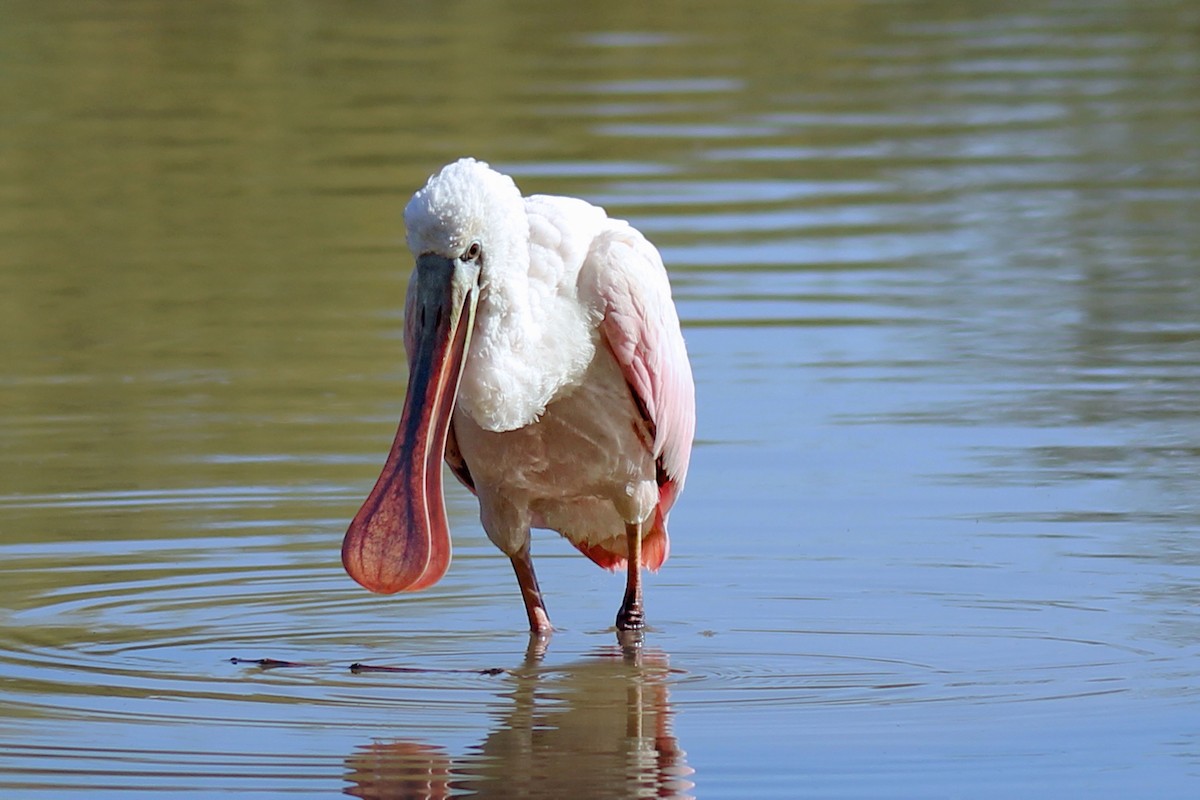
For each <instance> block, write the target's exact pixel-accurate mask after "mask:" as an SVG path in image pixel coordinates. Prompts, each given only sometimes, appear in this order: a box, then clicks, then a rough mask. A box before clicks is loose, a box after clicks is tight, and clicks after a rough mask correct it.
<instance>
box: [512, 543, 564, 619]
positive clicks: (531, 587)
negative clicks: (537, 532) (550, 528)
mask: <svg viewBox="0 0 1200 800" xmlns="http://www.w3.org/2000/svg"><path fill="white" fill-rule="evenodd" d="M509 558H510V559H511V560H512V565H513V572H515V573H517V585H518V586H520V587H521V599H522V600H524V601H525V613H526V614H528V615H529V631H530V633H536V634H549V633H550V632H551V631H553V630H554V627H553V626H552V625H551V624H550V615H549V614H547V613H546V604H545V603H543V602H542V590H541V589H539V588H538V582H537V575H535V574H534V573H533V558H532V557H531V556H530V555H529V543H528V542H526V543H525V545H524V546H523V547H522V548H521V549H520V550H519V551H517V553H516V554H515V555H512V556H510V557H509Z"/></svg>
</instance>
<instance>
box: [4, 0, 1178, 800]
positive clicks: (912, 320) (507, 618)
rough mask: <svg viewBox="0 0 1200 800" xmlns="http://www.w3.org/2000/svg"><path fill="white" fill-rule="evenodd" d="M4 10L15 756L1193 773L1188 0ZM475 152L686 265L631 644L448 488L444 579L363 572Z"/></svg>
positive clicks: (7, 496) (633, 779)
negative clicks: (537, 595)
mask: <svg viewBox="0 0 1200 800" xmlns="http://www.w3.org/2000/svg"><path fill="white" fill-rule="evenodd" d="M0 16H2V17H3V20H4V22H3V24H2V25H0V352H2V353H3V361H2V362H0V794H3V796H4V797H30V798H51V797H53V798H59V797H80V798H82V797H87V798H106V797H118V796H120V797H125V796H139V795H141V796H151V795H153V796H176V795H178V796H187V797H207V796H218V795H227V794H238V795H247V796H282V795H285V794H287V795H292V794H297V793H303V794H310V795H318V796H337V795H339V794H340V793H342V792H346V793H349V794H351V795H355V796H360V797H369V798H387V797H395V798H399V797H405V798H412V797H425V798H440V797H446V796H450V795H471V794H476V795H481V796H496V797H504V796H522V797H546V798H565V797H613V798H617V797H632V796H665V797H688V796H693V797H700V798H747V797H756V798H762V797H780V798H784V797H800V796H807V797H870V796H911V797H934V796H947V797H948V796H958V797H965V796H970V797H1013V796H1019V797H1028V796H1045V797H1070V796H1111V797H1131V796H1156V797H1194V796H1196V792H1197V790H1198V788H1200V538H1198V537H1200V222H1198V221H1200V10H1198V8H1197V6H1196V5H1195V4H1193V3H1187V2H1179V3H1170V2H1137V3H1135V2H1119V1H1118V0H1102V1H1101V2H1087V3H1084V2H1042V3H1032V2H1030V3H1024V2H1017V3H1004V4H997V3H982V2H979V3H970V2H967V3H962V2H959V3H941V2H924V3H915V2H914V3H907V2H838V3H792V2H777V3H772V2H751V3H741V4H738V3H729V2H708V1H707V0H702V1H701V2H696V3H687V4H683V3H666V4H642V3H628V2H624V0H616V1H615V2H604V3H574V4H560V3H551V2H534V0H526V1H524V2H520V1H519V2H506V3H481V2H463V3H444V4H433V3H429V4H424V3H407V4H386V3H359V4H353V5H342V4H332V3H330V4H323V3H310V2H293V3H287V4H271V3H256V2H226V3H218V4H209V3H205V4H192V3H176V2H155V1H153V0H143V1H140V2H128V3H108V2H96V3H72V2H39V3H33V2H0ZM463 154H474V155H476V156H479V157H481V158H485V159H487V160H489V161H491V162H492V163H493V164H494V165H496V166H498V167H500V168H502V169H504V170H505V171H508V172H510V173H511V174H513V175H514V176H515V177H516V179H517V180H518V182H519V184H520V185H521V186H522V188H523V189H524V190H525V191H526V192H527V193H533V192H544V193H562V194H572V195H579V196H582V197H585V198H587V199H589V200H591V201H593V202H596V203H601V204H603V205H605V206H606V207H607V208H608V209H609V211H610V213H612V214H614V215H617V216H621V217H624V218H627V219H629V220H631V221H632V222H633V223H634V224H636V225H637V226H639V227H640V228H641V229H642V230H643V231H645V232H646V233H647V235H649V236H650V237H651V238H652V239H653V240H654V241H655V242H656V243H657V244H658V245H659V246H660V248H661V250H662V252H663V255H664V257H665V259H666V261H667V263H668V265H669V268H670V271H671V275H672V280H673V282H674V286H675V292H676V297H677V300H678V304H679V309H680V314H681V317H682V318H683V321H684V325H685V333H686V336H687V340H688V345H689V348H690V351H691V354H692V359H693V364H694V369H695V374H696V381H697V390H698V396H699V415H700V421H699V430H698V437H697V443H696V450H695V454H694V457H693V460H692V468H691V472H690V474H689V478H688V486H687V490H686V491H685V493H684V496H683V498H682V499H681V501H680V503H679V505H678V506H677V509H676V511H675V513H673V515H672V520H671V522H672V533H673V546H672V555H671V560H670V562H669V563H668V564H667V565H666V567H665V568H664V570H663V571H662V572H661V573H660V574H658V575H655V576H650V578H649V579H648V597H647V601H648V615H649V620H650V624H651V626H652V628H651V630H650V631H649V633H648V635H647V638H646V643H645V645H644V647H643V648H642V649H641V650H639V651H635V650H622V649H621V648H620V647H619V646H618V645H617V644H616V642H615V638H614V636H613V633H612V630H611V629H610V628H609V625H610V623H611V620H612V618H613V614H614V612H615V610H616V607H617V605H618V604H619V601H620V595H621V592H622V580H621V578H620V577H619V576H612V575H608V574H607V573H604V572H601V571H599V570H596V569H595V568H594V567H593V566H592V565H591V564H590V563H589V562H587V561H586V560H585V559H582V558H580V557H579V556H578V555H577V554H576V553H575V552H574V551H573V549H572V548H571V547H569V546H568V545H566V544H565V543H563V542H562V541H561V540H559V539H558V538H557V537H556V536H555V535H553V534H548V533H541V534H539V535H538V536H536V537H535V543H534V548H535V554H536V557H537V561H538V564H539V571H540V576H541V580H542V585H543V589H544V590H545V592H546V594H547V601H548V605H549V607H550V610H551V614H552V616H553V617H554V619H555V621H556V623H557V624H558V625H559V627H560V628H561V630H560V631H559V632H558V633H557V634H556V635H555V636H554V637H553V639H552V640H551V641H550V643H549V647H548V649H547V650H546V651H545V652H544V653H538V652H527V644H528V641H527V636H526V634H525V631H524V627H525V620H524V615H523V613H522V610H521V607H520V601H519V597H518V595H517V592H516V587H515V584H514V581H513V580H512V577H511V571H510V568H509V565H508V563H507V562H506V559H504V558H503V557H502V556H501V555H500V554H499V553H498V552H497V551H495V550H494V549H493V548H492V547H491V545H490V544H489V543H488V542H487V540H486V538H485V537H484V535H483V533H482V531H481V529H480V527H479V524H478V521H477V510H476V507H475V504H474V501H473V499H472V498H471V497H470V496H469V495H468V494H466V493H465V492H463V491H459V489H458V487H457V486H454V487H453V488H452V489H451V490H450V497H449V498H448V504H449V507H450V508H449V512H450V515H451V518H452V520H451V521H452V526H453V528H454V534H455V546H456V550H455V561H454V564H453V566H452V567H451V570H450V572H449V574H448V575H447V576H446V578H445V579H444V580H443V581H442V582H441V583H439V584H438V585H437V586H435V587H434V588H432V589H430V590H428V591H426V592H423V593H420V594H415V595H406V596H402V597H392V598H384V597H377V596H374V595H370V594H368V593H366V592H364V591H362V590H361V589H359V588H358V587H357V586H356V585H355V584H353V583H352V582H351V581H350V580H349V578H347V577H346V576H345V574H344V573H343V572H342V569H341V565H340V562H339V559H338V548H339V544H340V540H341V535H342V533H343V532H344V530H345V526H346V524H347V522H348V520H349V519H350V517H351V516H352V515H353V513H354V511H355V510H356V509H357V507H358V504H359V502H360V501H361V499H362V498H363V497H364V495H365V494H366V492H367V491H368V490H369V488H370V486H371V483H372V481H373V480H374V478H375V476H376V474H377V472H378V469H379V466H380V464H381V463H382V460H383V457H384V455H385V453H386V450H387V447H388V445H389V444H390V442H391V435H392V433H393V431H394V430H395V424H396V421H397V418H398V414H399V406H400V401H401V399H402V397H403V391H404V380H405V375H406V370H405V367H404V364H403V352H402V351H403V348H402V344H401V338H400V327H401V308H402V298H403V290H404V281H405V280H406V275H407V271H408V269H409V268H410V264H411V258H410V256H409V254H408V253H407V251H406V250H405V248H404V244H403V233H402V223H401V218H400V212H401V209H402V208H403V205H404V203H405V202H406V200H407V198H408V196H409V195H410V194H411V192H412V191H413V190H414V189H416V188H417V187H419V186H420V184H421V183H422V182H423V181H424V179H425V177H426V176H427V175H428V174H429V173H430V172H432V171H434V170H435V169H436V168H437V167H439V166H440V165H441V164H443V163H445V162H447V161H449V160H452V159H453V158H456V157H458V156H460V155H463ZM262 658H270V659H276V660H279V661H285V662H289V664H290V665H289V666H260V665H257V664H255V663H252V662H251V663H239V662H234V661H231V659H251V660H254V659H262ZM352 664H367V665H370V666H373V667H379V666H383V667H393V668H402V669H401V670H400V671H395V670H391V671H387V670H383V671H381V670H373V669H368V670H361V669H359V670H352V669H351V665H352Z"/></svg>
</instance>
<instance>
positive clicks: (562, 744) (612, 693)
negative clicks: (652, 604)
mask: <svg viewBox="0 0 1200 800" xmlns="http://www.w3.org/2000/svg"><path fill="white" fill-rule="evenodd" d="M539 661H540V659H539V656H538V655H537V654H536V653H534V652H531V653H530V654H529V655H528V656H527V657H526V660H525V663H524V664H523V665H522V666H521V667H520V668H519V669H516V670H513V671H512V672H511V673H510V674H511V676H512V679H513V680H514V681H515V686H514V688H513V690H512V691H511V692H510V693H508V694H507V697H508V699H509V702H508V703H507V705H506V706H505V707H503V708H502V709H500V710H499V711H498V712H497V713H496V715H495V716H496V723H495V725H494V726H493V729H492V732H491V733H490V734H489V735H488V736H487V738H486V739H484V740H483V742H482V743H480V744H479V745H477V746H475V747H472V748H471V750H470V752H468V753H466V754H463V755H461V756H452V755H451V754H449V753H448V752H447V751H446V750H445V749H444V748H442V747H439V746H435V745H430V744H426V743H423V742H414V741H407V740H406V741H376V742H371V743H370V744H367V745H364V746H362V747H360V748H358V749H357V750H356V751H355V752H354V753H353V754H352V755H350V756H349V757H348V758H347V759H346V767H347V771H348V774H347V780H349V781H350V782H351V783H353V784H354V785H353V786H352V787H350V788H348V789H346V793H347V794H351V795H354V796H356V797H363V798H372V799H374V800H384V798H387V799H388V800H392V799H394V798H427V799H428V800H434V798H444V797H449V796H450V795H451V794H463V793H464V792H466V793H470V794H473V795H477V796H480V797H546V798H567V797H598V798H602V797H612V798H618V797H620V798H625V797H635V796H636V797H651V796H652V797H672V798H685V797H689V796H690V795H688V794H687V792H688V791H689V790H690V789H691V788H692V785H693V784H692V782H691V781H690V780H689V779H688V776H689V775H691V774H692V772H693V770H692V769H691V768H690V767H689V766H688V765H687V761H686V759H685V754H684V751H683V750H682V749H681V748H680V747H679V744H678V743H677V742H676V740H675V736H674V735H673V733H672V732H671V713H672V712H671V707H670V704H669V702H668V698H667V676H668V674H669V672H670V670H669V668H668V664H667V656H666V654H664V653H662V652H661V651H657V650H653V649H651V650H649V651H647V652H642V648H641V647H640V646H630V647H625V648H616V647H614V648H610V649H605V650H602V651H600V652H598V653H597V654H596V655H595V656H594V657H592V658H589V659H587V660H584V661H579V662H576V663H573V664H568V665H566V666H561V667H553V668H547V667H543V666H541V665H540V663H539Z"/></svg>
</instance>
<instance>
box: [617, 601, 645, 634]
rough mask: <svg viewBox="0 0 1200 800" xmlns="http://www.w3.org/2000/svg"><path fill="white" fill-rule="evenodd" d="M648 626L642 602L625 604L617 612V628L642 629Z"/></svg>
mask: <svg viewBox="0 0 1200 800" xmlns="http://www.w3.org/2000/svg"><path fill="white" fill-rule="evenodd" d="M645 627H646V612H645V611H644V610H643V609H642V605H641V603H636V604H630V605H623V606H621V610H620V611H618V612H617V630H619V631H640V630H644V629H645Z"/></svg>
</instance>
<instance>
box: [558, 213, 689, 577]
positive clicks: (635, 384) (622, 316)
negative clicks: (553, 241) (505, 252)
mask: <svg viewBox="0 0 1200 800" xmlns="http://www.w3.org/2000/svg"><path fill="white" fill-rule="evenodd" d="M614 222H616V223H617V225H618V227H614V228H611V229H609V230H608V231H606V232H605V233H603V234H601V235H600V236H599V237H597V239H596V241H595V243H594V244H593V245H592V249H591V251H590V252H589V253H588V257H587V261H586V262H585V263H584V266H583V270H582V271H581V273H580V291H581V293H582V294H583V295H584V299H585V300H586V301H588V302H590V303H593V304H594V306H593V307H595V308H596V309H597V310H598V311H599V312H600V314H601V315H602V317H601V319H600V324H599V327H600V334H601V337H602V339H603V340H604V341H605V343H607V345H608V347H609V349H611V350H612V353H613V355H614V356H616V359H617V361H618V363H620V365H621V371H622V372H623V373H624V375H625V380H626V381H627V382H628V383H629V389H630V391H631V392H632V393H633V397H634V400H635V401H636V402H637V403H638V405H639V406H640V407H641V409H642V413H643V415H644V417H645V419H646V422H647V424H648V426H649V429H650V431H651V432H652V433H653V435H654V444H653V454H654V457H655V460H656V461H657V464H658V498H659V500H658V509H657V513H656V514H655V521H654V525H653V526H652V529H651V532H650V534H649V535H648V536H647V537H646V540H645V543H644V548H645V549H644V553H643V563H645V564H646V565H647V566H649V567H651V568H652V569H657V568H658V566H660V565H661V564H662V562H663V561H665V560H666V557H667V551H668V547H667V544H668V542H667V533H666V522H667V514H668V512H669V511H670V510H671V506H672V505H673V504H674V502H675V498H676V497H677V496H678V494H679V492H680V490H682V489H683V483H684V479H685V478H686V477H687V468H688V460H689V459H690V458H691V453H692V438H693V436H694V434H695V431H696V389H695V386H694V384H693V382H692V368H691V365H690V364H689V362H688V356H687V348H686V347H685V346H684V343H683V333H682V332H681V331H680V328H679V315H678V313H677V312H676V310H675V303H674V301H673V300H672V299H671V284H670V282H669V281H668V280H667V271H666V268H665V267H663V263H662V257H661V256H659V254H658V250H656V249H655V248H654V246H653V245H652V244H650V243H649V242H648V241H646V239H645V238H644V237H643V236H642V235H641V234H640V233H638V232H637V231H636V230H634V229H633V228H632V227H630V226H629V225H626V224H624V223H620V222H617V221H615V220H614Z"/></svg>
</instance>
